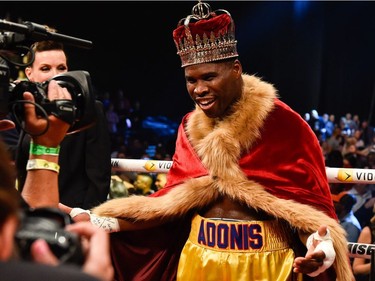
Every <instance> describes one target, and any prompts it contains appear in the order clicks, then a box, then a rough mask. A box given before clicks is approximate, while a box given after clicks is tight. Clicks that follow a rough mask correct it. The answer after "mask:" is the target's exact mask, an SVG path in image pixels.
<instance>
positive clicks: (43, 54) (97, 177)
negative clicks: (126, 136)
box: [16, 40, 111, 209]
mask: <svg viewBox="0 0 375 281" xmlns="http://www.w3.org/2000/svg"><path fill="white" fill-rule="evenodd" d="M31 50H32V51H33V52H34V56H35V60H34V62H33V63H32V64H31V65H29V66H28V67H26V68H25V74H26V76H27V78H28V80H29V81H31V82H45V81H47V80H49V79H51V78H52V77H53V76H55V75H58V74H63V73H66V72H67V71H68V58H67V54H66V52H65V50H64V45H63V44H62V43H60V42H55V41H51V40H45V41H39V42H35V43H34V44H33V45H32V46H31ZM28 59H29V61H30V60H31V58H30V53H29V54H28ZM91 95H93V94H92V93H91ZM95 109H96V121H95V124H94V125H92V126H91V127H89V128H86V129H84V130H81V131H79V132H75V133H73V134H69V135H67V136H66V137H65V138H64V140H63V141H62V142H61V147H60V157H59V165H60V166H61V172H60V174H59V177H58V184H59V198H60V202H61V203H64V204H66V205H69V206H75V207H81V208H84V209H89V208H91V207H93V206H96V205H98V204H99V203H102V202H105V201H106V199H107V195H108V193H109V187H110V176H111V154H110V153H111V151H110V147H111V146H110V137H109V132H108V129H107V121H106V117H105V115H104V110H103V106H102V103H101V102H100V101H98V100H95ZM29 148H30V134H25V133H24V131H21V134H20V137H19V144H18V148H17V152H16V154H17V156H16V167H17V179H18V187H19V189H20V190H22V188H23V185H24V180H25V175H26V164H27V161H28V158H29ZM47 192H48V191H47Z"/></svg>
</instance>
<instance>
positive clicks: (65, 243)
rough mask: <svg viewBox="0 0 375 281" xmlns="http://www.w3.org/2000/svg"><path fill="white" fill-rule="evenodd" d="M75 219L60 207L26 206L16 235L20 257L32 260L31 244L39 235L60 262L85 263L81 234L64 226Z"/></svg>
mask: <svg viewBox="0 0 375 281" xmlns="http://www.w3.org/2000/svg"><path fill="white" fill-rule="evenodd" d="M71 223H73V221H72V220H71V218H70V216H69V215H68V214H66V213H64V212H62V211H60V210H59V209H57V208H36V209H26V210H24V211H23V212H22V213H21V224H20V227H19V229H18V231H17V233H16V236H15V241H16V245H17V247H16V249H17V253H18V256H19V258H21V259H22V260H30V261H31V260H32V257H31V254H30V247H31V244H32V243H33V242H34V241H35V240H37V239H43V240H45V241H46V242H47V243H48V245H49V247H50V249H51V251H52V252H53V253H54V255H55V256H56V257H57V258H58V259H59V261H60V263H72V264H77V265H82V264H83V262H84V255H83V251H82V247H81V241H80V237H79V236H78V235H76V234H75V233H71V232H67V231H65V230H64V227H65V226H66V225H68V224H71Z"/></svg>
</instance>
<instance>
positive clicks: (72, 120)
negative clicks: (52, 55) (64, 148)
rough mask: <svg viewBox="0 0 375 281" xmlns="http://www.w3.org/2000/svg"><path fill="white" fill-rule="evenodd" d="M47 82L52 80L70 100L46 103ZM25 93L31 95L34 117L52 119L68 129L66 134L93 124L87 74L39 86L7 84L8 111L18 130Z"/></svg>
mask: <svg viewBox="0 0 375 281" xmlns="http://www.w3.org/2000/svg"><path fill="white" fill-rule="evenodd" d="M51 80H55V81H56V82H57V83H58V84H59V85H60V86H61V87H64V88H66V89H67V90H68V92H69V93H70V95H71V98H72V99H71V100H68V99H66V100H53V101H51V100H49V99H48V84H49V82H50V81H51ZM25 91H28V92H31V93H32V94H33V96H34V99H35V103H36V112H37V114H38V115H40V116H48V115H50V114H53V115H55V116H56V117H58V118H60V119H62V120H63V121H65V122H67V123H69V124H70V125H71V127H70V129H69V131H68V132H74V131H79V130H82V129H84V128H86V127H89V126H90V125H92V124H94V122H95V118H96V111H95V99H94V97H93V94H92V92H93V91H92V85H91V79H90V75H89V73H88V72H87V71H81V70H77V71H69V72H65V73H62V74H59V75H56V76H54V77H53V78H52V79H50V80H48V81H45V82H43V83H34V82H30V81H20V82H18V83H17V84H11V85H10V87H9V97H8V110H9V111H10V112H12V113H13V114H14V116H15V118H16V121H17V123H19V124H18V125H19V126H21V123H22V121H23V120H24V102H25V101H24V99H23V93H24V92H25Z"/></svg>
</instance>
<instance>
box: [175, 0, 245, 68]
mask: <svg viewBox="0 0 375 281" xmlns="http://www.w3.org/2000/svg"><path fill="white" fill-rule="evenodd" d="M173 40H174V42H175V44H176V47H177V54H178V55H179V56H180V58H181V67H185V66H189V65H193V64H199V63H207V62H212V61H218V60H223V59H227V58H233V57H238V53H237V41H236V39H235V28H234V21H233V19H232V16H231V15H230V13H229V12H228V11H226V10H222V9H220V10H216V11H213V12H212V10H211V6H210V5H209V4H207V3H203V2H201V1H199V2H198V4H196V5H195V6H194V7H193V9H192V14H191V15H189V16H187V17H186V18H183V19H181V20H180V21H179V22H178V25H177V28H176V29H175V30H174V31H173Z"/></svg>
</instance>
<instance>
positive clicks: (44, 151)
mask: <svg viewBox="0 0 375 281" xmlns="http://www.w3.org/2000/svg"><path fill="white" fill-rule="evenodd" d="M59 152H60V146H58V147H47V146H43V145H40V144H35V143H33V142H30V154H33V155H54V156H57V155H59Z"/></svg>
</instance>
